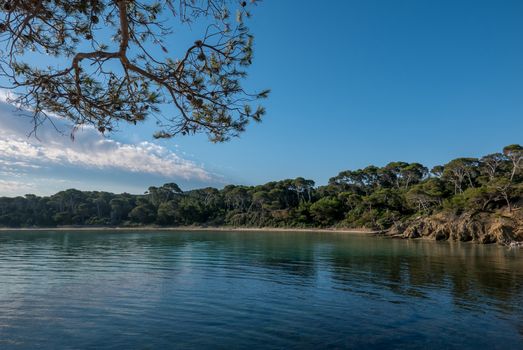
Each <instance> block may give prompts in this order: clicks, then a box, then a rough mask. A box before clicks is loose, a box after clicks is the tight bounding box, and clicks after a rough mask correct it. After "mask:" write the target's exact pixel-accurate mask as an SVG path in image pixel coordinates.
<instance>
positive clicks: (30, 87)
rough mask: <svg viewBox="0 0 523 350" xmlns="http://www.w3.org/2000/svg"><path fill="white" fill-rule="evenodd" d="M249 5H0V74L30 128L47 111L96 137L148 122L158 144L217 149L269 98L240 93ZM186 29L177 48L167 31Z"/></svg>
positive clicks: (50, 1) (177, 1) (16, 1)
mask: <svg viewBox="0 0 523 350" xmlns="http://www.w3.org/2000/svg"><path fill="white" fill-rule="evenodd" d="M255 2H256V1H255V0H250V1H249V2H247V1H234V0H157V1H148V0H143V1H142V0H89V1H61V0H46V1H29V0H0V42H1V44H0V48H1V50H0V75H1V76H2V77H3V78H4V81H6V82H7V87H8V88H10V89H13V91H14V93H15V95H14V97H13V100H14V102H16V103H17V105H19V106H21V107H22V108H26V109H29V110H31V111H34V121H35V127H37V126H38V125H39V124H40V123H42V122H43V121H44V120H45V119H46V118H47V115H48V113H55V114H57V115H60V116H63V117H66V118H68V119H69V120H71V121H72V122H73V123H74V124H75V125H76V126H77V127H78V126H81V125H92V126H94V127H95V128H97V129H98V130H99V131H100V132H102V133H104V132H110V131H111V130H113V129H114V128H115V127H116V126H117V124H118V123H119V122H128V123H134V124H136V123H138V122H141V121H143V120H144V119H146V118H148V117H150V116H153V117H156V118H157V124H158V125H159V130H158V132H157V133H156V135H155V136H157V137H171V136H174V135H178V134H192V133H196V132H205V133H207V134H208V135H209V138H210V139H211V140H212V141H215V142H220V141H225V140H227V139H228V138H229V137H231V136H236V135H238V133H240V132H242V131H244V129H245V126H246V125H247V123H248V122H249V121H250V120H254V121H259V120H260V119H261V117H262V115H263V114H264V109H263V107H261V106H257V105H253V103H254V102H255V101H256V100H258V99H260V98H264V97H266V96H267V93H268V91H261V92H259V93H249V92H247V91H245V90H244V89H243V87H242V80H243V79H244V78H245V77H246V72H245V68H247V67H248V66H249V65H250V64H251V63H252V58H253V36H252V35H251V34H250V32H249V30H248V28H247V27H246V25H245V23H244V18H245V17H248V16H250V12H249V8H250V7H252V6H253V4H254V3H255ZM189 28H190V29H194V32H191V36H192V35H195V36H196V37H195V38H194V40H193V41H192V42H191V43H189V44H187V47H180V44H179V42H180V41H181V40H180V39H179V38H180V37H179V36H175V35H173V33H174V31H175V29H176V30H177V32H179V31H180V30H184V29H185V30H187V29H189ZM196 29H200V30H199V31H197V32H196ZM173 43H175V45H173ZM28 62H30V63H28ZM37 62H42V64H38V63H37ZM161 106H163V109H162V110H161V109H160V107H161ZM166 106H171V107H172V108H168V107H166ZM165 111H167V112H165ZM163 112H165V113H163Z"/></svg>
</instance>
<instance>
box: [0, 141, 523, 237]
mask: <svg viewBox="0 0 523 350" xmlns="http://www.w3.org/2000/svg"><path fill="white" fill-rule="evenodd" d="M521 152H522V151H521V147H520V146H518V145H511V146H507V147H505V149H504V153H495V154H490V155H487V156H485V157H482V158H481V159H475V158H458V159H455V160H452V161H451V162H449V163H447V164H446V165H444V166H436V167H434V168H433V169H432V171H431V173H432V174H433V175H432V176H430V175H429V172H428V169H427V168H426V167H424V166H423V165H421V164H419V163H411V164H409V163H405V162H392V163H389V164H387V165H386V166H384V167H382V168H379V167H375V166H368V167H366V168H365V169H359V170H354V171H350V170H348V171H342V172H340V173H339V174H338V175H337V176H335V177H333V178H331V179H330V181H329V184H328V185H326V186H320V187H315V186H314V182H313V181H312V180H306V179H304V178H302V177H299V178H296V179H287V180H282V181H273V182H269V183H266V184H264V185H260V186H235V185H229V186H226V187H224V188H223V189H222V190H218V189H215V188H210V187H208V188H203V189H198V190H191V191H187V192H184V191H182V190H181V189H180V188H179V187H178V185H176V184H174V183H167V184H165V185H163V186H160V187H149V189H148V191H147V192H146V193H145V194H143V195H130V194H127V193H123V194H118V195H117V194H112V193H107V192H82V191H78V190H74V189H70V190H66V191H61V192H59V193H56V194H54V195H52V196H49V197H38V196H35V195H26V196H25V197H16V198H6V197H3V198H0V226H5V227H33V226H41V227H52V226H60V225H90V226H93V225H123V226H138V225H160V226H177V225H198V226H205V225H208V226H220V225H226V226H252V227H263V226H265V227H328V226H339V227H366V228H373V229H387V228H389V227H390V226H391V225H393V224H394V223H396V222H398V221H402V220H405V219H407V218H409V217H411V216H414V215H416V216H418V215H427V214H433V213H436V212H438V211H451V212H453V213H455V214H460V213H463V212H466V211H467V212H480V211H493V210H499V209H503V208H505V209H506V210H508V211H509V212H510V211H512V210H515V209H516V208H518V207H520V206H521V205H522V204H523V174H522V171H521V168H522V164H521V163H522V162H523V161H522V158H521V157H522V153H521Z"/></svg>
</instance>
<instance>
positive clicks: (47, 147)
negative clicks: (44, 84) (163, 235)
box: [0, 97, 219, 195]
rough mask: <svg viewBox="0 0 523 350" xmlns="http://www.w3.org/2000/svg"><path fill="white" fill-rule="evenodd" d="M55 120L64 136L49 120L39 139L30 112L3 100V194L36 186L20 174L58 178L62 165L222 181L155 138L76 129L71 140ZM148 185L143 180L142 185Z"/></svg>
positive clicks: (76, 169)
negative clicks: (128, 138)
mask: <svg viewBox="0 0 523 350" xmlns="http://www.w3.org/2000/svg"><path fill="white" fill-rule="evenodd" d="M0 100H1V97H0ZM53 122H54V123H55V125H56V127H57V128H58V130H63V131H64V133H63V134H61V133H59V132H58V131H57V130H56V129H55V127H53V125H52V124H51V123H46V124H44V125H42V126H40V127H39V128H38V129H37V134H36V137H35V136H34V135H33V136H30V137H29V136H28V134H29V133H30V132H31V130H32V129H33V126H32V119H31V116H30V115H29V114H28V113H24V112H20V111H18V110H16V108H15V107H13V106H11V105H9V104H7V103H5V102H3V101H0V195H10V194H13V193H14V192H17V193H19V192H21V191H23V190H30V189H31V188H32V186H33V185H31V184H30V183H28V182H27V181H26V182H21V181H20V178H21V177H32V178H33V180H34V179H36V180H38V179H39V178H38V176H39V174H40V175H41V176H44V175H42V174H44V173H45V174H46V175H45V176H49V175H51V179H53V178H54V179H55V180H57V179H59V178H60V170H61V169H62V168H68V169H69V172H71V169H73V170H74V172H76V173H77V174H78V175H81V174H82V173H83V174H84V175H85V173H86V172H87V173H88V172H94V173H96V175H97V177H98V178H103V177H104V174H105V176H107V177H110V176H114V174H118V176H121V179H119V181H120V182H121V181H125V179H126V178H132V177H136V176H138V177H140V178H142V179H144V180H146V178H147V176H150V177H153V178H154V179H156V180H158V181H159V180H160V179H165V180H167V179H168V180H169V181H175V182H176V181H182V182H185V183H191V182H194V183H198V184H207V183H209V184H210V183H216V182H219V181H218V178H219V177H218V176H217V175H215V174H212V173H210V172H208V171H207V170H205V169H204V167H203V166H201V165H198V164H196V163H195V162H194V161H191V160H188V159H184V158H183V157H181V156H180V155H179V154H177V153H175V152H174V151H172V150H170V149H168V148H166V147H164V146H161V145H158V144H155V143H153V142H149V141H143V142H139V143H136V144H133V143H126V142H119V141H115V140H111V139H107V138H104V137H103V136H101V135H100V134H99V133H98V132H96V131H95V130H94V129H92V128H85V129H82V130H79V131H77V132H76V133H75V138H74V141H73V140H71V138H70V137H69V131H70V130H71V128H70V126H68V125H67V124H66V123H65V122H64V121H63V120H60V119H58V118H57V119H56V120H53ZM80 177H81V176H80ZM84 177H85V176H84ZM75 179H76V180H77V179H78V178H75V177H73V178H71V180H75ZM39 180H42V177H40V179H39ZM62 180H63V178H62ZM111 180H112V181H114V180H115V179H114V178H113V179H108V181H111ZM148 185H149V184H148V183H143V186H144V188H146V187H147V186H148ZM33 187H34V186H33Z"/></svg>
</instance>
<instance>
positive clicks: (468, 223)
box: [386, 210, 523, 245]
mask: <svg viewBox="0 0 523 350" xmlns="http://www.w3.org/2000/svg"><path fill="white" fill-rule="evenodd" d="M386 234H387V235H390V236H394V237H402V238H428V239H433V240H453V241H462V242H468V241H473V242H477V243H485V244H486V243H498V244H502V245H510V244H513V243H514V242H523V212H522V210H516V211H513V212H512V213H509V212H507V211H500V212H494V213H492V212H476V213H464V214H461V215H453V214H448V213H438V214H435V215H431V216H420V217H417V218H414V219H410V220H408V221H406V222H403V223H399V224H397V225H395V226H393V227H392V228H391V229H390V230H389V231H388V232H387V233H386Z"/></svg>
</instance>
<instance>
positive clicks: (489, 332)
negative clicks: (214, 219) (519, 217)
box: [0, 231, 523, 349]
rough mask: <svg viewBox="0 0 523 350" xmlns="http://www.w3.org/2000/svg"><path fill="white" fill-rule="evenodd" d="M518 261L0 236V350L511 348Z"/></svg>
mask: <svg viewBox="0 0 523 350" xmlns="http://www.w3.org/2000/svg"><path fill="white" fill-rule="evenodd" d="M522 255H523V251H518V250H508V249H506V248H501V247H497V246H485V245H475V244H458V243H448V242H438V243H435V242H424V241H408V240H392V239H386V238H379V237H369V236H365V235H347V234H334V233H332V234H331V233H328V234H324V233H323V234H322V233H253V232H248V233H240V232H229V233H227V232H191V233H169V232H155V233H121V232H117V233H114V232H73V231H71V232H5V233H1V234H0V348H2V349H10V348H14V349H25V348H27V349H32V348H46V349H57V348H82V349H85V348H92V349H112V348H139V349H148V348H151V349H153V348H154V349H157V348H164V347H177V348H187V347H190V348H224V349H225V348H227V349H228V348H231V347H233V348H234V347H236V348H246V347H249V348H300V349H301V348H318V347H322V348H361V347H365V348H376V349H378V348H383V347H387V348H397V349H405V348H419V347H424V348H434V349H436V348H438V349H439V348H456V349H458V348H459V349H476V348H502V349H507V348H523V306H522V305H523V304H522V302H523V259H522V258H523V256H522Z"/></svg>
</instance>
